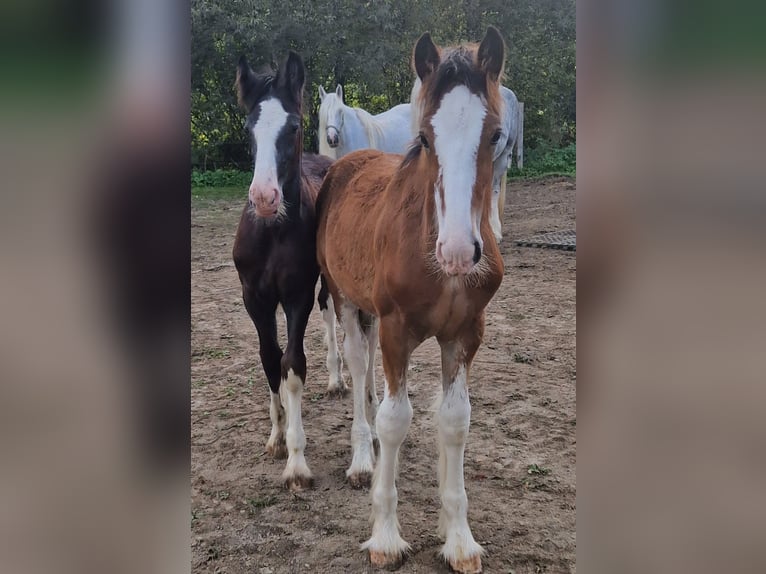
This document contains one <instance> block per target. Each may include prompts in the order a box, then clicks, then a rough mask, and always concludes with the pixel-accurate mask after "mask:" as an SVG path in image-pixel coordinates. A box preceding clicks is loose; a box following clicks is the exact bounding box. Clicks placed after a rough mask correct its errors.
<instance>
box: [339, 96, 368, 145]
mask: <svg viewBox="0 0 766 574" xmlns="http://www.w3.org/2000/svg"><path fill="white" fill-rule="evenodd" d="M368 147H371V142H370V140H369V138H368V137H367V132H366V131H365V129H364V126H363V125H362V122H361V121H360V120H359V117H358V116H357V115H356V109H355V108H351V107H348V106H344V108H343V133H342V134H341V137H340V145H339V146H338V157H342V156H344V155H346V154H347V153H351V152H352V151H355V150H358V149H364V148H368Z"/></svg>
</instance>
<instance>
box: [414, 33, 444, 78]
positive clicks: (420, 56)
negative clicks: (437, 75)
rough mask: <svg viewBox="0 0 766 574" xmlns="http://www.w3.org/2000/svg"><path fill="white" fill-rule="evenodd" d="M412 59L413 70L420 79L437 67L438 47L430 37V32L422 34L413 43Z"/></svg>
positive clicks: (438, 60)
mask: <svg viewBox="0 0 766 574" xmlns="http://www.w3.org/2000/svg"><path fill="white" fill-rule="evenodd" d="M412 60H413V63H414V65H415V72H416V73H417V74H418V78H420V80H421V81H422V80H425V79H426V77H427V76H428V75H429V74H431V73H433V72H434V71H435V70H436V68H438V67H439V62H440V61H441V57H440V56H439V48H437V47H436V44H434V41H433V40H432V39H431V34H429V33H428V32H426V33H425V34H423V35H422V36H421V37H420V38H419V39H418V41H417V43H416V44H415V50H414V51H413V54H412Z"/></svg>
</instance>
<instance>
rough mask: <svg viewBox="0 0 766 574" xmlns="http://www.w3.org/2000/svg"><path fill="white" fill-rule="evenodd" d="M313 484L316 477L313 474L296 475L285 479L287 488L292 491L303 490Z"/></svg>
mask: <svg viewBox="0 0 766 574" xmlns="http://www.w3.org/2000/svg"><path fill="white" fill-rule="evenodd" d="M312 486H314V478H313V477H312V476H303V475H296V476H290V477H288V478H286V479H285V488H287V490H289V491H290V492H301V491H302V490H308V489H309V488H311V487H312Z"/></svg>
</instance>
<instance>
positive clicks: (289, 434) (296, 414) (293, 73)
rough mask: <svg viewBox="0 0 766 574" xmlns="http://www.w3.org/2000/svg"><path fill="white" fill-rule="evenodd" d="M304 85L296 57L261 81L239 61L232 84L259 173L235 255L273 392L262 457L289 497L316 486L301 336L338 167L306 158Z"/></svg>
mask: <svg viewBox="0 0 766 574" xmlns="http://www.w3.org/2000/svg"><path fill="white" fill-rule="evenodd" d="M304 77H305V71H304V67H303V61H302V60H301V58H300V56H298V55H297V54H295V53H294V52H290V54H289V56H288V57H287V59H286V60H285V62H284V63H283V64H282V66H281V67H280V69H279V71H278V72H277V73H276V74H273V73H266V74H260V75H256V74H254V73H253V71H252V70H251V69H250V67H249V66H248V64H247V61H246V60H245V58H244V57H242V58H241V59H240V62H239V66H238V68H237V80H236V87H237V95H238V99H239V103H240V105H241V106H242V107H243V108H244V109H245V110H246V111H247V113H248V116H247V123H246V128H247V130H248V132H249V133H250V134H251V137H252V143H253V150H254V151H253V153H254V155H255V170H254V173H253V181H252V183H251V184H250V191H249V199H248V203H247V205H246V206H245V209H244V210H243V212H242V217H241V219H240V222H239V227H238V228H237V236H236V239H235V241H234V250H233V256H234V263H235V266H236V268H237V272H238V273H239V279H240V282H241V283H242V296H243V299H244V301H245V307H246V308H247V312H248V314H249V315H250V317H251V319H252V320H253V323H255V328H256V330H257V331H258V339H259V341H260V355H261V363H262V364H263V370H264V371H265V373H266V378H267V380H268V383H269V387H270V389H271V407H270V409H269V412H270V415H271V423H272V428H271V436H270V437H269V440H268V442H267V443H266V449H267V451H268V452H269V453H270V454H272V455H273V456H274V457H275V458H284V456H285V454H286V455H287V466H286V467H285V470H284V472H283V474H282V478H283V479H284V481H285V484H286V486H287V487H288V488H290V489H293V490H299V489H302V488H306V487H308V486H310V484H311V482H312V477H311V471H310V470H309V467H308V465H307V464H306V460H305V457H304V452H303V451H304V448H305V446H306V438H305V435H304V432H303V422H302V420H301V393H302V391H303V385H304V382H305V380H306V356H305V354H304V352H303V337H304V334H305V331H306V324H307V322H308V318H309V315H310V313H311V309H312V308H313V307H314V289H315V288H316V283H317V277H318V276H319V267H318V265H317V261H316V216H315V212H314V204H315V201H316V195H317V191H318V189H319V185H320V184H321V182H322V178H323V177H324V175H325V173H326V172H327V169H328V167H329V166H330V164H331V163H332V161H331V160H330V159H328V158H325V157H322V156H312V155H309V154H306V155H303V153H302V150H303V131H302V129H301V120H302V109H301V107H302V95H303V84H304ZM319 299H320V301H319V303H320V307H323V308H324V310H323V316H324V319H325V322H326V327H327V335H328V339H327V340H328V361H327V364H328V368H330V384H329V390H331V391H332V390H336V391H341V392H342V387H343V386H344V383H343V381H342V379H341V378H340V369H341V365H340V358H339V356H338V350H337V343H336V342H335V313H334V310H333V308H332V301H328V296H327V289H326V287H325V286H324V283H323V285H322V288H321V289H320V297H319ZM279 305H281V306H282V309H283V311H284V313H285V315H286V317H287V348H286V349H285V351H284V353H283V352H282V349H281V348H280V346H279V342H278V340H277V321H276V311H277V307H278V306H279ZM285 447H286V448H285Z"/></svg>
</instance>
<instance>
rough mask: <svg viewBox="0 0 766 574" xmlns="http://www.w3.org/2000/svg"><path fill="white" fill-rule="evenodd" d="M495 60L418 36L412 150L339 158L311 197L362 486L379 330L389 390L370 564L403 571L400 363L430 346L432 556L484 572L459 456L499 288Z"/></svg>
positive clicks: (493, 34) (490, 43) (491, 46)
mask: <svg viewBox="0 0 766 574" xmlns="http://www.w3.org/2000/svg"><path fill="white" fill-rule="evenodd" d="M504 54H505V46H504V44H503V40H502V38H501V36H500V34H499V33H498V31H497V30H496V29H495V28H489V29H488V31H487V34H486V36H485V37H484V39H483V40H482V42H481V44H480V45H479V46H478V47H477V46H475V45H469V46H460V47H456V48H448V49H444V50H440V49H439V48H437V47H436V45H434V43H433V41H432V40H431V36H430V35H429V34H424V35H423V36H422V37H421V38H420V39H419V40H418V42H417V44H416V45H415V49H414V54H413V60H414V66H415V70H416V72H417V74H418V77H419V78H420V80H421V81H422V95H421V97H422V101H423V105H424V107H423V109H424V113H423V116H422V120H421V123H420V129H419V135H418V138H417V139H416V140H415V143H414V145H413V146H412V148H411V149H410V150H409V152H408V153H407V155H406V156H405V157H404V158H402V156H399V155H391V154H384V153H382V152H379V151H374V150H363V151H357V152H354V153H351V154H349V155H347V156H345V157H343V158H341V159H339V160H338V161H337V162H335V164H333V166H332V167H331V168H330V170H329V171H328V173H327V176H326V178H325V181H324V183H323V184H322V188H321V190H320V193H319V198H318V201H317V217H318V228H317V254H318V257H317V258H318V260H319V265H320V268H321V269H322V273H323V274H324V275H325V277H326V279H327V282H328V286H329V289H330V292H331V294H332V297H333V299H334V300H335V305H336V309H337V310H338V312H339V317H340V320H341V323H342V325H343V329H344V331H345V333H346V337H345V341H344V354H345V357H346V363H347V365H348V369H349V371H350V373H351V378H352V380H353V387H354V421H353V424H352V431H351V437H352V447H353V460H352V463H351V467H350V468H349V469H348V472H347V474H348V477H349V479H350V480H351V482H352V483H357V484H358V483H362V482H364V481H365V479H369V471H370V469H372V467H373V450H372V444H371V443H372V439H371V430H370V424H369V419H370V418H371V417H370V416H369V407H370V403H371V402H373V401H374V399H373V398H372V397H370V396H369V393H368V392H365V391H366V385H365V374H366V372H367V369H368V367H369V365H370V362H371V361H372V358H373V357H374V354H373V353H372V352H371V351H374V346H373V342H374V340H375V338H376V335H377V334H378V333H377V332H376V331H378V329H377V328H378V324H379V336H380V347H381V351H382V355H383V369H384V371H385V375H386V385H385V390H384V398H383V401H382V402H381V403H380V405H379V408H378V410H377V417H376V420H375V426H376V428H377V436H378V440H379V442H380V458H379V460H378V463H377V468H376V469H375V477H374V481H373V486H372V491H371V493H372V521H373V526H372V536H371V538H370V539H369V540H368V541H367V542H365V544H364V545H363V547H364V548H367V549H368V550H369V553H370V560H371V562H372V564H373V565H375V566H383V567H387V566H393V565H396V564H398V562H399V561H400V560H401V558H402V556H403V554H404V553H405V552H406V551H407V549H408V548H409V545H408V544H407V543H406V542H405V541H404V540H403V539H402V537H401V535H400V532H399V522H398V520H397V515H396V506H397V491H396V486H395V468H396V464H397V459H398V454H399V447H400V446H401V444H402V442H403V441H404V438H405V435H406V434H407V429H408V427H409V425H410V422H411V420H412V406H411V405H410V400H409V397H408V395H407V378H406V377H407V365H408V362H409V358H410V355H411V353H412V352H413V350H414V349H415V348H416V347H417V346H418V345H420V343H422V342H423V341H424V340H425V339H427V338H430V337H436V339H437V341H438V342H439V345H440V346H441V356H442V381H441V382H442V401H441V405H440V407H439V410H438V417H437V418H438V426H439V445H440V447H439V450H440V457H439V490H440V494H441V503H442V507H441V516H440V519H439V533H440V534H441V536H442V537H443V538H444V540H445V544H444V546H443V547H442V550H441V553H442V555H443V556H444V557H445V558H446V559H447V560H448V562H449V564H450V565H451V567H452V568H453V569H454V570H456V571H458V572H462V573H468V572H480V571H481V553H482V549H481V547H480V546H479V544H478V543H476V541H475V540H474V538H473V535H472V534H471V530H470V528H469V526H468V518H467V507H468V502H467V497H466V493H465V487H464V481H463V452H464V449H465V443H466V438H467V435H468V427H469V421H470V416H471V405H470V403H469V400H468V373H469V370H470V367H471V362H472V360H473V358H474V355H475V354H476V351H477V349H478V348H479V344H480V343H481V340H482V336H483V332H484V308H485V307H486V305H487V303H489V300H490V299H491V298H492V296H493V295H494V294H495V292H496V291H497V289H498V287H499V286H500V282H501V280H502V277H503V263H502V258H501V256H500V252H499V250H498V247H497V243H496V241H495V238H494V235H493V233H492V229H491V227H490V221H489V216H490V208H491V205H490V204H491V202H492V157H493V146H494V145H495V144H496V143H497V141H498V140H499V137H500V111H501V106H502V104H501V102H500V98H499V90H498V85H499V81H500V76H501V73H502V70H503V59H504ZM366 415H367V416H366ZM421 456H423V457H428V456H429V455H428V454H427V453H421Z"/></svg>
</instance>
